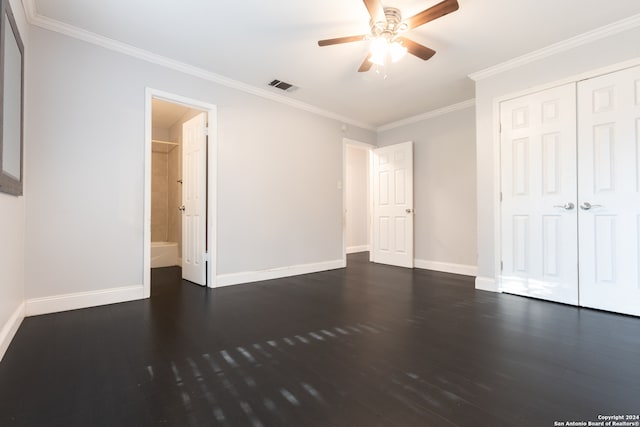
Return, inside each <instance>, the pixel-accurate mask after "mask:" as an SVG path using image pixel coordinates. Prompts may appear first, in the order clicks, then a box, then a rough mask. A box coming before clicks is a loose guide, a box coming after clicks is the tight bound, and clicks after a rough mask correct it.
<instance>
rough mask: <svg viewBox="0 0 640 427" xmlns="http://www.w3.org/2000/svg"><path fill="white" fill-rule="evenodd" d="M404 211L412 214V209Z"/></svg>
mask: <svg viewBox="0 0 640 427" xmlns="http://www.w3.org/2000/svg"><path fill="white" fill-rule="evenodd" d="M404 211H405V212H406V213H408V214H410V213H411V212H413V209H409V208H407V209H405V210H404Z"/></svg>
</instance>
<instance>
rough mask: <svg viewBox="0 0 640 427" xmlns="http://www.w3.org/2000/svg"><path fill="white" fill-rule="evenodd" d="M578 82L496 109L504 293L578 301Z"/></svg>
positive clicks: (532, 95) (502, 286)
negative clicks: (500, 174) (497, 117)
mask: <svg viewBox="0 0 640 427" xmlns="http://www.w3.org/2000/svg"><path fill="white" fill-rule="evenodd" d="M575 100H576V89H575V84H573V83H572V84H569V85H565V86H561V87H557V88H552V89H549V90H545V91H542V92H538V93H534V94H531V95H527V96H523V97H520V98H516V99H513V100H509V101H505V102H503V103H501V104H500V120H501V169H502V176H501V180H502V183H501V184H502V185H501V191H502V203H501V211H502V212H501V215H502V230H501V232H502V273H501V280H500V282H501V284H500V286H501V290H502V291H503V292H509V293H514V294H518V295H525V296H531V297H535V298H542V299H546V300H551V301H558V302H563V303H567V304H577V303H578V253H577V227H578V226H577V207H576V204H577V200H576V126H575V123H576V105H575V104H576V101H575Z"/></svg>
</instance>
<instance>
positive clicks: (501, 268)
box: [500, 261, 504, 271]
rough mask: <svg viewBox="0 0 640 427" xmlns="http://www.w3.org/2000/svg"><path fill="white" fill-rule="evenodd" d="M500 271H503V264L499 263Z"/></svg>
mask: <svg viewBox="0 0 640 427" xmlns="http://www.w3.org/2000/svg"><path fill="white" fill-rule="evenodd" d="M500 271H504V263H503V262H502V261H500Z"/></svg>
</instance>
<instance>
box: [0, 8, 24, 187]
mask: <svg viewBox="0 0 640 427" xmlns="http://www.w3.org/2000/svg"><path fill="white" fill-rule="evenodd" d="M0 1H1V9H2V18H1V19H2V21H0V93H1V94H2V97H1V98H2V99H1V101H2V102H0V123H2V132H0V192H3V193H8V194H12V195H15V196H21V195H22V178H23V169H24V168H23V159H22V153H23V146H24V144H23V133H24V131H23V122H24V119H23V105H24V102H23V98H24V45H23V44H22V39H21V38H20V33H19V32H18V26H17V25H16V20H15V18H14V17H13V12H12V11H11V5H10V4H9V0H0Z"/></svg>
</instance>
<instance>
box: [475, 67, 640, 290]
mask: <svg viewBox="0 0 640 427" xmlns="http://www.w3.org/2000/svg"><path fill="white" fill-rule="evenodd" d="M638 65H640V58H635V59H631V60H628V61H623V62H618V63H615V64H611V65H607V66H605V67H601V68H596V69H592V70H589V71H586V72H582V73H579V74H574V75H571V76H568V77H565V78H563V79H559V80H554V81H552V82H547V83H544V84H540V85H537V86H533V87H530V88H527V89H524V90H519V91H515V92H511V93H508V94H505V95H501V96H497V97H495V98H493V106H492V117H493V164H494V166H498V167H494V168H493V169H494V171H495V173H494V175H493V189H494V190H493V248H494V253H493V256H494V260H493V261H494V264H493V265H494V270H493V271H494V275H493V283H492V284H489V283H482V285H481V286H480V289H483V290H489V291H493V292H502V270H501V262H502V233H501V229H502V205H501V201H500V193H501V192H502V184H501V182H502V167H501V166H500V165H501V164H502V163H501V162H502V157H501V155H500V146H501V145H500V144H501V141H500V133H501V132H500V104H501V103H502V102H504V101H508V100H510V99H513V98H518V97H521V96H526V95H530V94H533V93H536V92H541V91H544V90H547V89H552V88H554V87H558V86H563V85H565V84H569V83H576V84H577V83H578V82H580V81H582V80H587V79H592V78H594V77H598V76H601V75H605V74H610V73H613V72H616V71H621V70H624V69H626V68H632V67H635V66H638ZM479 279H481V281H483V282H484V281H486V279H484V278H480V277H477V278H476V288H478V282H479Z"/></svg>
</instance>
